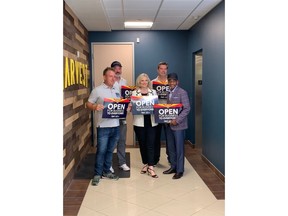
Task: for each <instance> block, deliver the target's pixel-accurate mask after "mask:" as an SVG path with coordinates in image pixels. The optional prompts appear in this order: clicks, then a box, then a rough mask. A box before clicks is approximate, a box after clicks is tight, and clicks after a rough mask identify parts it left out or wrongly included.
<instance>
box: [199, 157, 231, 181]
mask: <svg viewBox="0 0 288 216" xmlns="http://www.w3.org/2000/svg"><path fill="white" fill-rule="evenodd" d="M201 158H202V160H203V161H204V162H205V163H206V164H207V166H209V168H210V169H211V170H212V171H213V172H214V173H215V174H216V175H217V176H218V177H219V178H220V179H221V180H222V181H223V182H225V176H224V175H223V174H222V173H221V172H220V171H219V170H218V169H217V168H216V167H215V166H214V165H213V164H212V163H211V162H210V161H209V160H208V159H207V158H206V157H205V156H204V155H203V154H201Z"/></svg>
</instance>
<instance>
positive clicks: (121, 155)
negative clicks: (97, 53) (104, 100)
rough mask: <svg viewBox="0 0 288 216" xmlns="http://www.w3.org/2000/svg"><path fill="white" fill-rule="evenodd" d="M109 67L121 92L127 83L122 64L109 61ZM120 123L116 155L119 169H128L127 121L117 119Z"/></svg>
mask: <svg viewBox="0 0 288 216" xmlns="http://www.w3.org/2000/svg"><path fill="white" fill-rule="evenodd" d="M111 67H112V68H114V71H115V79H116V81H115V84H114V85H115V87H117V88H118V89H119V92H121V86H122V85H127V81H126V80H125V79H124V78H123V77H121V75H122V65H121V63H120V62H119V61H114V62H112V63H111ZM119 123H120V137H119V141H118V143H117V157H118V165H119V169H122V170H124V171H129V170H130V168H129V167H128V166H127V164H126V134H127V123H126V118H121V119H119ZM110 170H111V171H112V172H114V169H113V168H112V167H111V168H110Z"/></svg>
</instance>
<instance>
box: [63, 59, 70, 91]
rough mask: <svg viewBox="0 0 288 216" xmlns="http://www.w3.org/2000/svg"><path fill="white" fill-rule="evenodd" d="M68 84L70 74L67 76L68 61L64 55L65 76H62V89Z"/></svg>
mask: <svg viewBox="0 0 288 216" xmlns="http://www.w3.org/2000/svg"><path fill="white" fill-rule="evenodd" d="M68 86H70V76H69V63H68V58H67V57H65V77H64V89H65V88H67V87H68Z"/></svg>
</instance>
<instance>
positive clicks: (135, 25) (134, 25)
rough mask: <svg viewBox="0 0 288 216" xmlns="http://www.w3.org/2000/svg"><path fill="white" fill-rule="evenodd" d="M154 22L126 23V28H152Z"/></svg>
mask: <svg viewBox="0 0 288 216" xmlns="http://www.w3.org/2000/svg"><path fill="white" fill-rule="evenodd" d="M152 25H153V22H124V26H125V28H151V27H152Z"/></svg>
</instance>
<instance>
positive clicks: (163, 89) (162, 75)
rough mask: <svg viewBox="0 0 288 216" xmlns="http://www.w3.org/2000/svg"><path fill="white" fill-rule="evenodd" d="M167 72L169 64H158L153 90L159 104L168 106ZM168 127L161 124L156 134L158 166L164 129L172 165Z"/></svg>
mask: <svg viewBox="0 0 288 216" xmlns="http://www.w3.org/2000/svg"><path fill="white" fill-rule="evenodd" d="M167 71H168V63H167V62H160V63H159V64H158V68H157V73H158V76H157V77H156V78H155V79H153V80H152V84H153V89H155V90H156V92H157V95H158V98H159V104H166V103H167V93H168V90H169V85H168V80H167ZM167 127H168V125H167V124H165V123H159V124H158V126H157V133H156V145H155V159H154V160H155V164H157V163H158V162H159V160H160V154H161V131H162V128H163V129H164V134H165V140H166V155H167V159H168V162H169V163H170V157H169V154H168V152H169V151H168V144H167V142H168V141H169V140H168V138H169V134H167Z"/></svg>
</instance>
